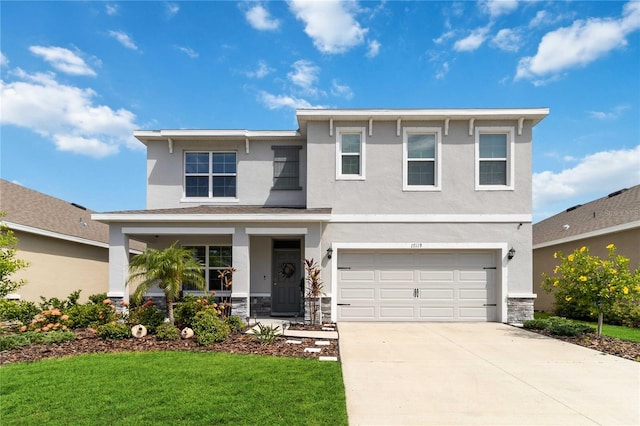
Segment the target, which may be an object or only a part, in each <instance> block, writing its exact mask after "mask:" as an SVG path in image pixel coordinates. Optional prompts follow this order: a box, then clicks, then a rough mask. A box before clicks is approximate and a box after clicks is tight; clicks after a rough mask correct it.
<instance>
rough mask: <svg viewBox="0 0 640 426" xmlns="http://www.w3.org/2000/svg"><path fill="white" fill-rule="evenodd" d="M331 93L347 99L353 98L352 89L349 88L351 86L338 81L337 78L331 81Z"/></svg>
mask: <svg viewBox="0 0 640 426" xmlns="http://www.w3.org/2000/svg"><path fill="white" fill-rule="evenodd" d="M331 94H332V95H333V96H336V97H339V98H344V99H347V100H349V99H353V91H352V90H351V87H349V86H347V85H342V84H340V83H338V80H333V81H332V82H331Z"/></svg>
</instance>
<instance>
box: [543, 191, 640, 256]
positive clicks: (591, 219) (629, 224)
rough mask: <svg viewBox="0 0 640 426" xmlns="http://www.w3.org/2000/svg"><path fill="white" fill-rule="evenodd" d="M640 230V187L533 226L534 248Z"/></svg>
mask: <svg viewBox="0 0 640 426" xmlns="http://www.w3.org/2000/svg"><path fill="white" fill-rule="evenodd" d="M639 227H640V185H636V186H634V187H631V188H625V189H622V190H620V191H616V192H613V193H611V194H609V195H607V196H606V197H602V198H599V199H597V200H595V201H591V202H589V203H586V204H582V205H578V206H574V207H570V208H568V209H567V210H565V211H564V212H562V213H559V214H557V215H555V216H552V217H550V218H548V219H545V220H543V221H542V222H539V223H536V224H535V225H533V248H534V249H535V248H540V247H546V246H551V245H555V244H560V243H564V242H569V241H575V240H579V239H583V238H589V237H594V236H597V235H604V234H609V233H612V232H619V231H624V230H626V229H633V228H639Z"/></svg>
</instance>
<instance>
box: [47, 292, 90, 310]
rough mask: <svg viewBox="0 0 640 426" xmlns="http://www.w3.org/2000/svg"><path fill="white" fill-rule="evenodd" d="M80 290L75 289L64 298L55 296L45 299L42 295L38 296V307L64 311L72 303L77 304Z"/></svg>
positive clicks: (72, 304)
mask: <svg viewBox="0 0 640 426" xmlns="http://www.w3.org/2000/svg"><path fill="white" fill-rule="evenodd" d="M80 291H81V290H76V291H74V292H73V293H71V294H70V295H69V296H67V298H66V299H65V300H60V299H58V298H57V297H52V298H51V299H46V298H45V297H43V296H40V305H39V306H40V309H41V310H43V311H48V310H51V309H60V310H61V311H64V310H65V309H68V308H70V307H72V306H74V305H77V304H78V299H80Z"/></svg>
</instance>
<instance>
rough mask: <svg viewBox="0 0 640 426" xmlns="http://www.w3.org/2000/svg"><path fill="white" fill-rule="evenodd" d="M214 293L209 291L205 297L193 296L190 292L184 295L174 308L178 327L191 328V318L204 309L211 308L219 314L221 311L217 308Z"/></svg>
mask: <svg viewBox="0 0 640 426" xmlns="http://www.w3.org/2000/svg"><path fill="white" fill-rule="evenodd" d="M215 295H216V293H215V292H211V294H210V295H209V296H206V297H195V296H193V295H191V294H187V295H185V296H184V297H183V298H182V301H181V302H180V303H178V304H176V307H175V309H174V315H175V320H176V325H177V326H178V328H180V329H182V328H185V327H189V328H193V320H194V318H195V316H196V314H197V313H198V312H200V311H203V310H205V309H212V310H214V311H215V312H216V315H221V314H222V311H221V310H220V309H219V306H218V303H217V302H216V298H215Z"/></svg>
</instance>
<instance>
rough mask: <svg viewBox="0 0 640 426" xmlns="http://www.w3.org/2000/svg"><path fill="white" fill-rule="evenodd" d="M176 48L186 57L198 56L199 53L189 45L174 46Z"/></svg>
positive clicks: (193, 57)
mask: <svg viewBox="0 0 640 426" xmlns="http://www.w3.org/2000/svg"><path fill="white" fill-rule="evenodd" d="M176 49H178V50H179V51H181V52H182V53H184V54H186V55H187V56H188V57H190V58H191V59H195V58H197V57H198V56H200V54H199V53H198V52H196V51H195V50H193V49H192V48H190V47H186V46H176Z"/></svg>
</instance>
